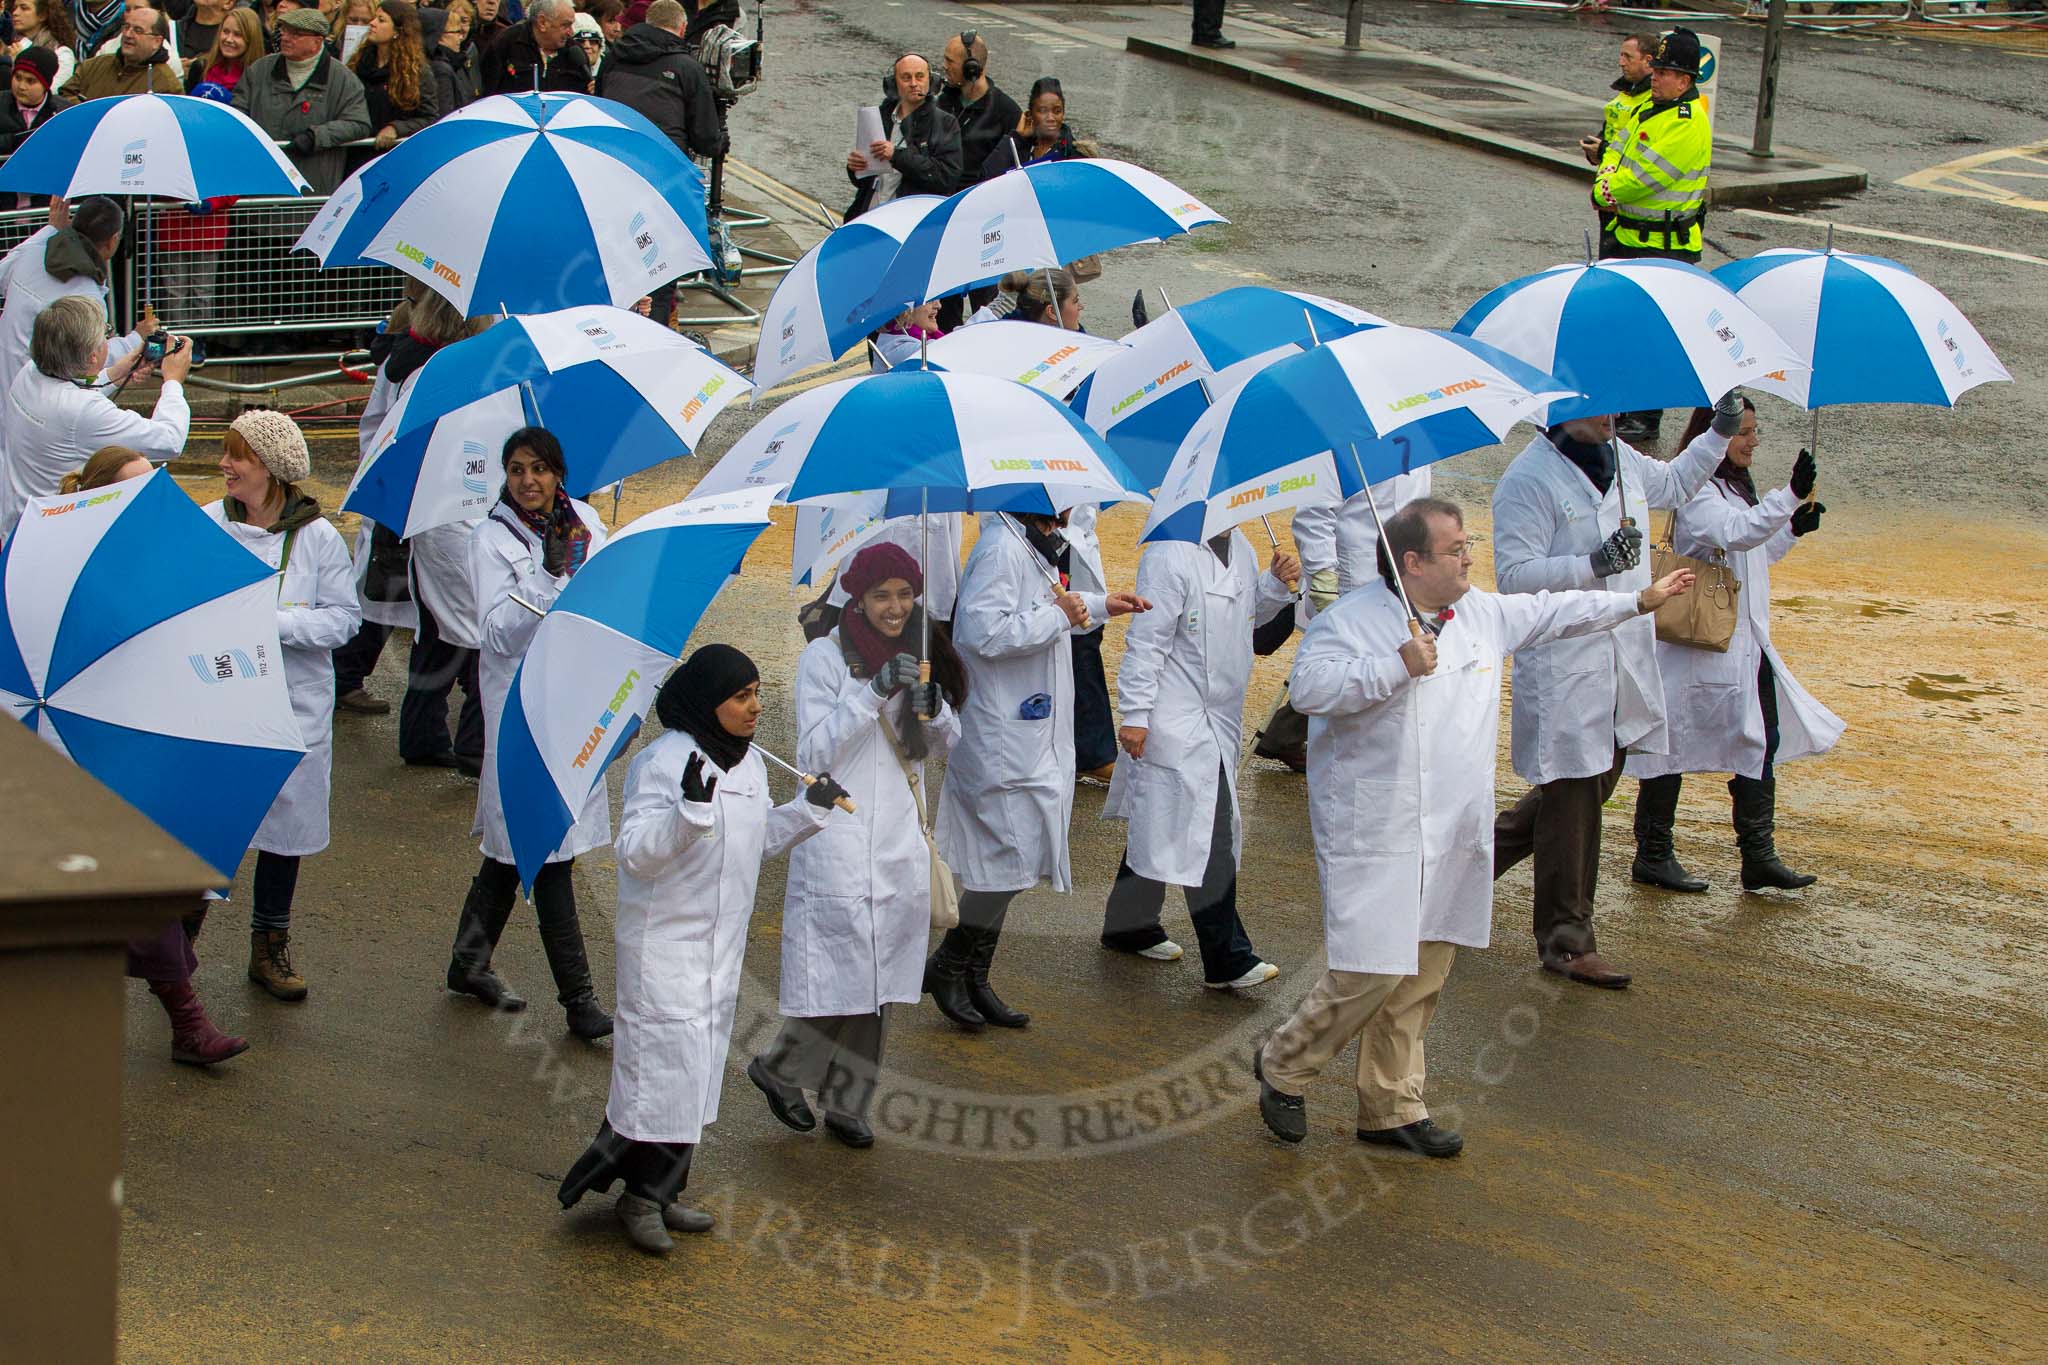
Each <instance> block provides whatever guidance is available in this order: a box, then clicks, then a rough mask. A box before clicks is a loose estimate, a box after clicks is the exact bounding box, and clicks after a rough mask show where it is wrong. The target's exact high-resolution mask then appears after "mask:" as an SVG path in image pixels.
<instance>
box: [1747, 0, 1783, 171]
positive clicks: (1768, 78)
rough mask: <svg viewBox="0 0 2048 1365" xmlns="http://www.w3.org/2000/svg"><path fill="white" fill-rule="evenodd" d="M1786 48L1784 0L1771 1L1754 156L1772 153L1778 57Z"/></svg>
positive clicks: (1752, 145)
mask: <svg viewBox="0 0 2048 1365" xmlns="http://www.w3.org/2000/svg"><path fill="white" fill-rule="evenodd" d="M1784 49H1785V0H1771V7H1770V15H1769V17H1768V18H1767V19H1765V20H1764V70H1763V75H1762V77H1761V78H1760V79H1759V80H1758V82H1757V91H1756V139H1755V141H1754V142H1752V143H1751V145H1750V149H1749V152H1750V155H1751V156H1769V155H1771V135H1772V133H1773V132H1774V131H1775V129H1776V126H1777V122H1778V58H1779V57H1780V56H1782V55H1783V53H1784Z"/></svg>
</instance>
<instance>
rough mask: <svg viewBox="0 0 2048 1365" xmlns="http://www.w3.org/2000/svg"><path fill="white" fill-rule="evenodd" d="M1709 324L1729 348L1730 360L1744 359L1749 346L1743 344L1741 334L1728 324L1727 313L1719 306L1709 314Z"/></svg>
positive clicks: (1753, 362) (1716, 335)
mask: <svg viewBox="0 0 2048 1365" xmlns="http://www.w3.org/2000/svg"><path fill="white" fill-rule="evenodd" d="M1707 326H1709V327H1711V328H1713V329H1714V335H1715V337H1717V338H1718V339H1719V340H1720V342H1721V344H1722V345H1723V346H1725V347H1726V348H1727V350H1728V358H1729V359H1730V360H1735V361H1739V360H1741V359H1742V353H1743V352H1744V351H1746V350H1748V349H1749V347H1748V346H1746V345H1744V344H1743V340H1742V337H1741V334H1739V333H1738V332H1737V331H1736V330H1735V329H1734V328H1733V327H1730V326H1729V325H1728V318H1727V315H1726V314H1724V313H1722V311H1721V310H1720V309H1718V308H1716V309H1713V310H1712V311H1711V312H1709V313H1708V314H1707ZM1750 363H1751V364H1755V363H1756V362H1755V361H1751V362H1750Z"/></svg>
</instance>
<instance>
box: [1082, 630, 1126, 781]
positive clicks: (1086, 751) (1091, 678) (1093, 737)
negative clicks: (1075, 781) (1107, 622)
mask: <svg viewBox="0 0 2048 1365" xmlns="http://www.w3.org/2000/svg"><path fill="white" fill-rule="evenodd" d="M1073 639H1074V771H1075V772H1080V773H1085V772H1092V771H1094V770H1095V769H1097V768H1100V767H1102V766H1103V765H1104V764H1106V763H1114V762H1116V713H1115V712H1114V711H1113V710H1112V709H1111V708H1110V705H1109V675H1108V674H1106V673H1104V672H1103V671H1102V627H1100V626H1097V627H1096V628H1095V629H1094V630H1091V631H1089V632H1088V633H1087V634H1086V635H1076V636H1074V637H1073Z"/></svg>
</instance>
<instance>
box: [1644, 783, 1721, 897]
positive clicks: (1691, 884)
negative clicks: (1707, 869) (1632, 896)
mask: <svg viewBox="0 0 2048 1365" xmlns="http://www.w3.org/2000/svg"><path fill="white" fill-rule="evenodd" d="M1684 784H1685V779H1684V778H1683V777H1682V776H1680V775H1679V774H1677V773H1672V774H1670V775H1669V776H1666V777H1646V778H1644V779H1643V780H1642V781H1641V782H1638V783H1637V784H1636V861H1635V865H1634V866H1633V867H1631V868H1630V869H1629V872H1628V875H1629V879H1630V880H1631V881H1638V882H1641V883H1642V884H1643V885H1645V886H1658V887H1662V888H1663V889H1664V890H1666V891H1704V890H1706V889H1707V884H1706V883H1705V882H1703V881H1701V880H1700V879H1699V878H1698V877H1695V876H1693V875H1692V873H1690V872H1687V871H1686V870H1685V868H1684V867H1683V866H1681V865H1680V864H1679V861H1678V857H1677V855H1676V854H1675V853H1674V852H1673V850H1672V840H1671V827H1672V823H1673V822H1674V821H1675V820H1676V818H1677V815H1678V792H1679V789H1680V788H1681V787H1682V786H1684Z"/></svg>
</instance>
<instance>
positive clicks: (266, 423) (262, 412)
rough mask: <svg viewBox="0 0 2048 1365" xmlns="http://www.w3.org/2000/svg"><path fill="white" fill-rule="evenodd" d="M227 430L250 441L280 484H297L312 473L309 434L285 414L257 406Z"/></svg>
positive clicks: (237, 419)
mask: <svg viewBox="0 0 2048 1365" xmlns="http://www.w3.org/2000/svg"><path fill="white" fill-rule="evenodd" d="M228 429H229V430H230V431H233V432H234V433H235V434H236V435H238V436H240V437H241V438H242V439H243V440H244V441H246V442H248V445H249V449H250V450H251V451H253V452H254V453H255V456H256V458H257V459H259V460H261V461H263V467H264V468H265V469H267V470H269V471H270V477H271V478H273V479H276V480H277V481H278V482H279V483H298V482H299V481H300V480H302V479H304V478H305V477H306V476H307V475H308V474H311V473H312V472H313V458H312V456H311V455H310V454H308V453H307V450H306V434H305V433H304V432H302V431H300V430H299V424H298V423H297V422H294V421H293V420H292V419H291V418H289V417H287V416H285V415H284V414H283V413H281V412H277V411H274V410H272V409H269V408H254V409H251V410H250V411H248V412H245V413H243V414H242V415H241V416H240V417H237V418H236V419H235V420H234V424H233V425H232V426H230V427H229V428H228Z"/></svg>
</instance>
